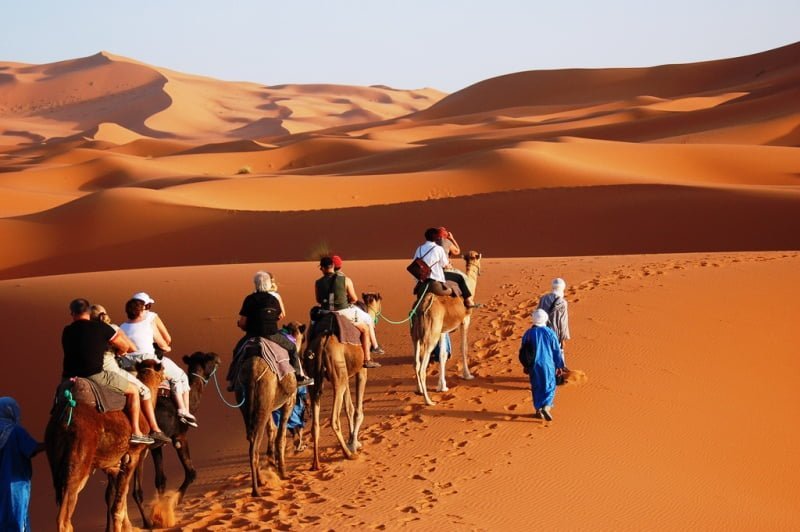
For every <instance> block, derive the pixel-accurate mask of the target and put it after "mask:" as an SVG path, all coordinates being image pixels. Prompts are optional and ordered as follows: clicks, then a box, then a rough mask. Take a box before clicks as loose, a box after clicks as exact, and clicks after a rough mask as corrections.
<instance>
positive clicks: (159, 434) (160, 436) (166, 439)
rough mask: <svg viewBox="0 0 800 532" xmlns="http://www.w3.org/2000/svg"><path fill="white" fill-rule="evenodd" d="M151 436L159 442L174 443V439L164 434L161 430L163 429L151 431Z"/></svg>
mask: <svg viewBox="0 0 800 532" xmlns="http://www.w3.org/2000/svg"><path fill="white" fill-rule="evenodd" d="M150 437H151V438H153V439H154V440H155V441H157V442H161V443H172V439H171V438H170V437H169V436H167V435H166V434H164V433H163V432H161V431H157V432H156V431H153V432H151V433H150Z"/></svg>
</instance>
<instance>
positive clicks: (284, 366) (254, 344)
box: [234, 336, 294, 381]
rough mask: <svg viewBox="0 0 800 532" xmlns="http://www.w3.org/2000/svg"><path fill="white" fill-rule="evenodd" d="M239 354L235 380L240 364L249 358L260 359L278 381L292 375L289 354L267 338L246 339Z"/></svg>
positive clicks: (292, 369) (292, 370)
mask: <svg viewBox="0 0 800 532" xmlns="http://www.w3.org/2000/svg"><path fill="white" fill-rule="evenodd" d="M239 353H240V355H239V357H238V361H239V363H238V364H239V367H238V368H237V371H236V375H237V378H238V373H239V369H240V368H241V364H242V362H243V361H244V360H246V359H248V358H250V357H261V358H262V359H263V360H264V362H266V363H267V365H268V366H269V369H270V370H272V372H273V373H274V374H275V375H277V376H278V380H279V381H280V380H283V378H284V377H285V376H286V375H288V374H289V373H294V368H293V367H292V364H291V362H290V361H289V352H288V351H287V350H286V349H284V348H283V347H281V346H280V345H278V344H276V343H275V342H273V341H272V340H269V339H267V338H262V337H260V336H255V337H253V338H248V339H247V341H245V342H244V343H243V344H242V347H240V348H239ZM239 353H237V354H239ZM234 358H237V357H236V355H234Z"/></svg>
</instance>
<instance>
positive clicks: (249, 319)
mask: <svg viewBox="0 0 800 532" xmlns="http://www.w3.org/2000/svg"><path fill="white" fill-rule="evenodd" d="M253 284H254V285H255V289H256V290H255V292H253V293H252V294H249V295H248V296H247V297H245V298H244V301H243V302H242V308H241V310H240V311H239V321H238V322H237V325H238V326H239V328H240V329H242V330H243V331H244V332H245V335H244V336H243V337H242V339H241V340H239V342H238V343H237V344H236V347H235V348H234V350H233V355H234V360H233V361H232V362H231V368H230V371H228V380H229V381H233V379H234V378H236V375H235V374H234V368H238V365H239V364H238V362H239V360H238V357H237V355H238V354H239V351H240V348H241V347H242V345H243V344H244V342H245V341H247V340H249V339H250V338H257V337H261V338H266V339H267V340H271V341H272V342H275V343H276V344H278V345H279V346H281V347H282V348H284V349H286V351H288V352H289V360H290V361H291V363H292V367H294V371H295V377H296V378H297V385H298V386H310V385H312V384H314V379H310V378H308V377H306V376H305V373H303V368H302V367H301V365H300V359H299V357H298V356H297V346H296V345H295V344H294V342H293V341H292V340H290V339H289V338H287V337H286V336H285V335H283V334H282V333H281V332H280V331H279V329H278V318H279V316H280V314H281V304H280V302H279V301H278V299H277V298H276V297H275V296H273V295H272V294H270V293H269V291H270V290H272V277H271V276H270V275H269V274H268V273H267V272H264V271H259V272H256V274H255V276H254V277H253ZM228 389H229V390H231V391H232V386H229V388H228Z"/></svg>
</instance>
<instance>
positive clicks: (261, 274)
mask: <svg viewBox="0 0 800 532" xmlns="http://www.w3.org/2000/svg"><path fill="white" fill-rule="evenodd" d="M253 284H254V285H255V287H256V292H269V291H270V289H271V288H272V276H271V275H270V274H269V273H267V272H265V271H258V272H256V274H255V275H254V276H253Z"/></svg>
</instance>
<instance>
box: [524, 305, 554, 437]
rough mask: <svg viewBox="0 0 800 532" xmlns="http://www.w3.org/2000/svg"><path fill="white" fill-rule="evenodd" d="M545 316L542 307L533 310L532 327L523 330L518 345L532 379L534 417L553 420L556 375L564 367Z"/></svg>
mask: <svg viewBox="0 0 800 532" xmlns="http://www.w3.org/2000/svg"><path fill="white" fill-rule="evenodd" d="M547 320H548V315H547V312H545V311H544V310H542V309H538V310H536V312H534V313H533V327H531V328H530V329H528V330H527V331H526V332H525V335H524V336H523V337H522V345H521V346H520V348H519V361H520V362H521V363H522V367H523V368H524V371H525V373H527V374H528V375H529V376H530V379H531V391H532V392H533V407H534V408H535V409H536V414H534V417H544V418H545V419H546V420H547V421H552V420H553V414H552V412H551V409H552V407H553V400H554V399H555V396H556V374H557V372H560V371H561V370H562V369H563V368H564V355H563V353H562V351H561V344H560V343H559V341H558V337H557V336H556V334H555V333H554V332H553V330H552V329H550V328H549V327H547Z"/></svg>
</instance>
